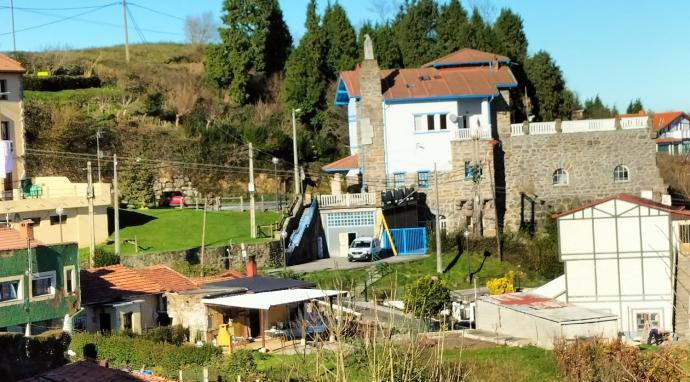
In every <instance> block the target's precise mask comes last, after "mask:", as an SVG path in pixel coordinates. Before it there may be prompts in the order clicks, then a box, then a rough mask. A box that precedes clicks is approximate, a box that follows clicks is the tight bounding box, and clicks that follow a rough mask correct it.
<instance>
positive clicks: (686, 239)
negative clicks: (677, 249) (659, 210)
mask: <svg viewBox="0 0 690 382" xmlns="http://www.w3.org/2000/svg"><path fill="white" fill-rule="evenodd" d="M678 230H679V232H678V236H679V238H680V243H681V244H690V224H681V225H680V226H678Z"/></svg>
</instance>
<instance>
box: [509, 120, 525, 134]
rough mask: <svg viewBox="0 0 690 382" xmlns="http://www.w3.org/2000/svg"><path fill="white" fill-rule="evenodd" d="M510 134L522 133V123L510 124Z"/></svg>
mask: <svg viewBox="0 0 690 382" xmlns="http://www.w3.org/2000/svg"><path fill="white" fill-rule="evenodd" d="M510 135H522V123H512V124H511V125H510Z"/></svg>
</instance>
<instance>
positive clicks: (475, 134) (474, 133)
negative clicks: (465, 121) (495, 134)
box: [455, 128, 491, 141]
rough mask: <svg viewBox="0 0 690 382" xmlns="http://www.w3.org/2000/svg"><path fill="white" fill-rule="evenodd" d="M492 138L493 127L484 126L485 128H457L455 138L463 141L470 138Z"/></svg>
mask: <svg viewBox="0 0 690 382" xmlns="http://www.w3.org/2000/svg"><path fill="white" fill-rule="evenodd" d="M476 138H478V139H491V129H488V128H484V129H477V128H469V129H458V130H455V139H457V140H461V141H466V140H470V139H476Z"/></svg>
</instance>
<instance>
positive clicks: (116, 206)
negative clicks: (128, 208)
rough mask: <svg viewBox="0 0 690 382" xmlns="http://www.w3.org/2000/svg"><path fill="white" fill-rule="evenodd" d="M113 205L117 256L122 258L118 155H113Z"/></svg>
mask: <svg viewBox="0 0 690 382" xmlns="http://www.w3.org/2000/svg"><path fill="white" fill-rule="evenodd" d="M113 204H114V206H113V216H114V219H113V220H115V255H117V256H120V190H119V189H118V188H117V154H113Z"/></svg>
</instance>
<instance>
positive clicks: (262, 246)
mask: <svg viewBox="0 0 690 382" xmlns="http://www.w3.org/2000/svg"><path fill="white" fill-rule="evenodd" d="M228 251H229V254H230V264H229V265H230V268H233V269H244V267H245V259H244V258H243V257H242V253H241V252H242V251H241V248H240V246H239V245H236V244H235V245H232V246H221V247H206V249H205V253H204V257H205V259H204V262H205V266H206V267H209V268H211V269H215V270H218V271H222V270H225V269H226V268H225V261H224V260H223V257H226V256H227V255H228ZM247 254H249V255H255V256H256V263H257V266H258V267H260V268H277V267H280V266H282V265H283V251H282V248H281V246H280V241H271V242H267V243H258V244H247ZM200 256H201V254H200V248H192V249H187V250H183V251H171V252H160V253H142V254H137V255H127V256H122V257H121V259H120V262H121V263H122V264H123V265H125V266H128V267H132V268H141V267H147V266H150V265H157V264H163V265H167V266H170V267H172V265H173V264H175V263H178V262H181V261H186V262H188V263H189V264H192V265H196V264H199V263H200V261H201V258H200Z"/></svg>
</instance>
